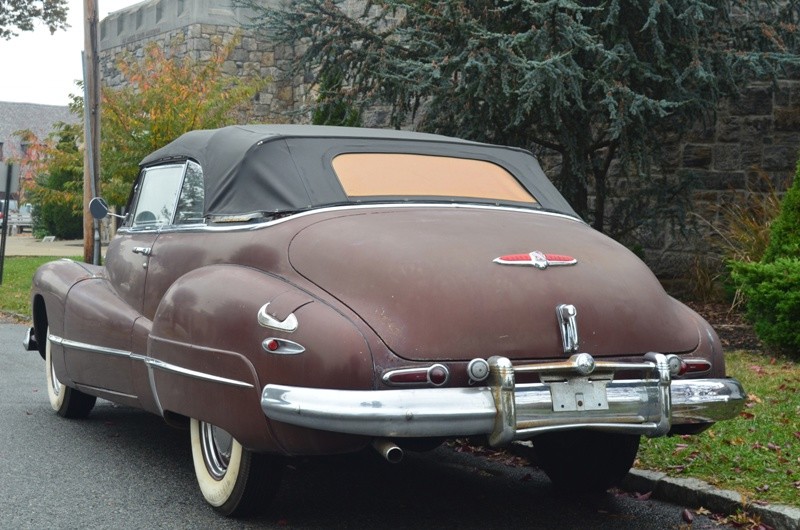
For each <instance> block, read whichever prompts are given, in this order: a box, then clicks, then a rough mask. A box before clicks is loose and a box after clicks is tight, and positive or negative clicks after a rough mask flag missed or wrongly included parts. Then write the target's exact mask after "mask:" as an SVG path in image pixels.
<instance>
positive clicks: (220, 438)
mask: <svg viewBox="0 0 800 530" xmlns="http://www.w3.org/2000/svg"><path fill="white" fill-rule="evenodd" d="M200 443H201V446H202V448H203V461H204V462H205V464H206V468H207V469H208V472H209V473H211V475H212V476H213V477H214V478H215V479H217V480H219V479H221V478H222V477H224V476H225V472H227V471H228V464H229V463H230V461H231V449H232V448H233V437H232V436H231V435H230V434H228V433H227V432H226V431H224V430H222V429H220V428H219V427H215V426H213V425H211V424H210V423H205V422H202V421H201V422H200Z"/></svg>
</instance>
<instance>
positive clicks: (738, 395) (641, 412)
mask: <svg viewBox="0 0 800 530" xmlns="http://www.w3.org/2000/svg"><path fill="white" fill-rule="evenodd" d="M489 366H490V374H489V378H488V380H487V381H486V383H485V386H481V387H473V388H421V389H405V390H374V391H370V390H331V389H320V388H307V387H296V386H284V385H266V386H265V387H264V390H263V392H262V396H261V408H262V409H263V411H264V413H265V414H266V415H267V417H269V418H270V419H273V420H276V421H281V422H284V423H289V424H292V425H298V426H301V427H308V428H311V429H319V430H325V431H333V432H340V433H348V434H359V435H366V436H380V437H389V438H392V437H452V436H473V435H488V437H489V443H490V444H491V445H493V446H502V445H505V444H507V443H509V442H511V441H513V440H521V439H526V438H531V437H533V436H535V435H537V434H540V433H543V432H548V431H555V430H566V429H577V428H591V429H597V430H602V431H607V432H622V433H630V434H642V435H646V436H662V435H665V434H667V432H669V430H670V428H671V426H672V425H678V424H692V423H713V422H716V421H720V420H726V419H730V418H734V417H735V416H736V415H737V414H738V413H739V411H740V410H741V408H742V406H743V405H744V401H745V397H746V395H745V392H744V389H743V388H742V386H741V384H739V382H738V381H736V380H735V379H677V380H672V378H671V375H670V370H669V366H668V363H667V358H666V356H664V355H662V354H659V353H649V354H647V356H646V357H645V361H643V362H639V363H622V362H604V361H595V360H594V359H593V358H592V356H591V355H589V354H586V353H581V354H577V355H573V356H572V357H570V358H569V359H568V360H566V361H559V362H552V363H545V364H528V365H521V366H512V364H511V361H509V360H508V359H507V358H505V357H492V358H490V359H489ZM623 370H624V371H625V372H629V373H630V372H634V373H639V372H640V373H642V374H644V377H643V378H641V379H623V380H618V381H615V380H614V379H613V377H614V373H615V372H617V371H623ZM519 373H537V374H539V377H540V380H541V381H542V382H541V383H529V384H516V383H515V374H519Z"/></svg>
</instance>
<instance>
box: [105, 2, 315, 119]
mask: <svg viewBox="0 0 800 530" xmlns="http://www.w3.org/2000/svg"><path fill="white" fill-rule="evenodd" d="M265 1H268V2H272V0H265ZM229 5H230V2H229V1H227V0H226V1H219V0H151V1H149V2H144V3H141V4H136V5H134V6H131V7H129V8H127V9H124V10H121V11H117V12H115V13H111V14H110V15H109V16H108V17H106V18H105V19H103V20H102V21H101V23H100V42H99V47H100V54H99V55H100V76H101V80H102V83H103V86H108V87H119V86H121V85H122V84H123V82H124V80H123V78H122V76H121V74H120V72H119V69H118V64H119V62H120V60H121V59H123V58H124V57H125V56H126V55H132V56H134V57H137V58H141V57H142V56H143V55H144V47H145V46H146V45H147V44H148V43H150V42H157V43H159V44H160V45H162V46H165V47H166V48H171V49H172V50H173V52H174V53H175V54H177V55H179V56H184V55H185V56H188V57H191V58H193V59H195V60H201V61H202V60H203V59H207V58H209V57H211V54H212V48H213V46H214V45H218V44H220V43H222V42H228V41H229V40H230V39H233V38H234V37H237V36H238V37H239V38H240V39H241V41H240V43H239V45H238V46H237V47H236V48H235V49H234V51H233V53H232V54H231V56H230V58H229V60H228V61H226V62H225V64H224V65H223V69H224V71H225V72H226V73H228V74H233V75H239V76H245V75H255V76H258V77H259V78H261V79H265V80H267V81H268V82H267V84H266V86H265V87H264V89H263V90H262V91H261V92H260V93H259V94H257V95H256V97H255V99H254V101H253V104H252V106H251V109H250V112H249V113H248V115H247V116H246V117H245V119H246V120H247V121H250V122H254V123H255V122H281V121H288V120H289V119H290V117H289V116H288V113H289V112H290V111H292V110H294V109H296V108H298V107H299V106H301V105H302V102H303V101H304V97H305V93H306V87H305V86H304V85H303V83H302V82H299V81H297V80H292V79H287V77H288V75H287V73H288V72H289V68H290V66H291V62H292V57H293V53H294V52H293V50H292V49H291V48H287V47H285V46H276V45H275V44H274V43H272V42H266V41H264V40H262V39H257V38H255V37H254V36H253V34H252V32H250V31H248V29H247V27H246V26H247V23H248V21H249V15H250V13H249V12H248V11H247V10H245V9H241V8H232V7H229Z"/></svg>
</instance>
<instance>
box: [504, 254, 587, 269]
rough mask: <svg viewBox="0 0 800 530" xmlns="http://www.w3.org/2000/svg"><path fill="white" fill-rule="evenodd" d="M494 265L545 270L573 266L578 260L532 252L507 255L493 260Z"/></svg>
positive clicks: (561, 255) (560, 255) (559, 255)
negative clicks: (520, 266)
mask: <svg viewBox="0 0 800 530" xmlns="http://www.w3.org/2000/svg"><path fill="white" fill-rule="evenodd" d="M494 262H495V263H499V264H500V265H527V266H530V267H536V268H537V269H546V268H547V267H560V266H564V265H575V264H576V263H578V260H576V259H575V258H573V257H572V256H565V255H563V254H545V253H544V252H539V251H538V250H534V251H533V252H531V253H529V254H507V255H505V256H500V257H499V258H495V259H494Z"/></svg>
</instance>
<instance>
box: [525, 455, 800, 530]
mask: <svg viewBox="0 0 800 530" xmlns="http://www.w3.org/2000/svg"><path fill="white" fill-rule="evenodd" d="M509 451H510V452H511V453H513V454H516V455H518V456H522V457H525V458H527V459H528V461H529V462H531V464H533V465H535V463H536V454H535V450H534V448H533V444H532V443H531V442H530V441H519V442H514V443H512V444H511V447H510V448H509ZM620 488H622V489H623V490H625V491H629V492H637V493H648V492H652V498H654V499H658V500H662V501H667V502H671V503H675V504H680V505H681V506H685V507H687V508H695V509H696V508H700V507H703V508H706V509H707V510H709V511H711V512H714V513H722V514H727V515H732V514H734V513H736V511H737V510H740V509H743V510H745V511H747V512H748V513H751V514H753V515H757V516H758V517H760V518H761V522H762V523H764V524H767V525H769V526H771V527H772V528H774V529H775V530H798V529H800V508H796V507H793V506H783V505H780V504H768V505H761V504H756V503H753V502H750V501H748V500H747V499H745V498H744V497H743V496H742V495H740V494H739V493H736V492H735V491H728V490H720V489H717V488H716V487H714V486H712V485H711V484H709V483H707V482H704V481H702V480H698V479H696V478H675V477H670V476H668V475H667V474H666V473H661V472H657V471H646V470H642V469H631V470H630V472H629V473H628V475H627V476H626V477H625V478H624V479H623V480H622V484H620Z"/></svg>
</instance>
